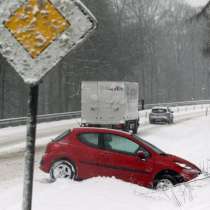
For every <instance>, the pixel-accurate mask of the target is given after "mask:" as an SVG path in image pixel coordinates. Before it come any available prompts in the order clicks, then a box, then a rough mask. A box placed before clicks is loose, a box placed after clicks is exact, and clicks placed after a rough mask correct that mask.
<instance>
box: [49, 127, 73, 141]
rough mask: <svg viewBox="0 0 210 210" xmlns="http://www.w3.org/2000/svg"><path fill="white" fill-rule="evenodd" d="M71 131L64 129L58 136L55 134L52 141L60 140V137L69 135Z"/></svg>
mask: <svg viewBox="0 0 210 210" xmlns="http://www.w3.org/2000/svg"><path fill="white" fill-rule="evenodd" d="M70 133H71V130H66V131H64V132H63V133H62V134H60V135H59V136H57V137H56V138H55V139H53V142H56V141H60V140H62V139H64V138H65V137H66V136H67V135H69V134H70Z"/></svg>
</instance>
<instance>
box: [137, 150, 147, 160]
mask: <svg viewBox="0 0 210 210" xmlns="http://www.w3.org/2000/svg"><path fill="white" fill-rule="evenodd" d="M137 157H138V158H140V159H141V160H145V159H146V154H145V152H143V151H138V152H137Z"/></svg>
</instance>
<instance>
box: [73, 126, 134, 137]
mask: <svg viewBox="0 0 210 210" xmlns="http://www.w3.org/2000/svg"><path fill="white" fill-rule="evenodd" d="M72 131H74V132H76V133H86V132H87V133H89V132H99V133H113V134H123V135H127V136H129V135H130V136H131V134H130V133H128V132H125V131H122V130H115V129H110V128H97V127H78V128H73V129H72Z"/></svg>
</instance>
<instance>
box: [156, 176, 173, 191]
mask: <svg viewBox="0 0 210 210" xmlns="http://www.w3.org/2000/svg"><path fill="white" fill-rule="evenodd" d="M176 183H177V182H176V180H175V178H174V177H173V176H171V175H163V176H161V177H160V178H159V179H157V180H156V181H155V189H157V190H167V189H169V188H171V187H173V186H174V185H175V184H176Z"/></svg>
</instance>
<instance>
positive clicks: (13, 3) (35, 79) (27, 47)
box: [0, 0, 97, 210]
mask: <svg viewBox="0 0 210 210" xmlns="http://www.w3.org/2000/svg"><path fill="white" fill-rule="evenodd" d="M0 8H1V10H0V35H1V36H0V52H1V54H2V55H3V56H4V57H5V58H6V59H7V61H8V62H9V63H10V64H11V65H12V66H13V68H14V69H15V71H16V72H17V73H18V74H19V75H20V76H21V77H22V79H23V80H24V82H25V83H26V84H29V86H30V95H29V102H28V103H29V106H28V109H29V110H28V121H27V141H26V152H25V169H24V190H23V210H31V206H32V191H33V173H34V153H35V140H36V118H37V104H38V83H39V82H40V80H41V79H42V78H43V77H44V76H45V75H46V74H47V73H48V72H49V71H50V70H51V69H52V68H53V67H54V66H55V65H56V64H57V63H58V62H59V61H60V60H61V59H62V58H63V57H64V56H65V55H66V54H68V53H69V52H70V51H72V50H73V49H74V48H75V47H76V46H78V45H79V44H81V43H82V42H83V41H84V40H86V39H87V38H88V37H89V35H90V34H91V33H92V32H93V31H94V30H95V28H96V22H97V21H96V19H95V17H94V16H93V15H92V14H91V12H90V11H89V10H88V9H87V8H86V7H85V6H84V5H83V4H82V3H81V2H80V1H79V0H7V1H4V0H0Z"/></svg>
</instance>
